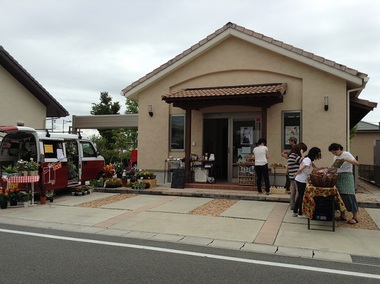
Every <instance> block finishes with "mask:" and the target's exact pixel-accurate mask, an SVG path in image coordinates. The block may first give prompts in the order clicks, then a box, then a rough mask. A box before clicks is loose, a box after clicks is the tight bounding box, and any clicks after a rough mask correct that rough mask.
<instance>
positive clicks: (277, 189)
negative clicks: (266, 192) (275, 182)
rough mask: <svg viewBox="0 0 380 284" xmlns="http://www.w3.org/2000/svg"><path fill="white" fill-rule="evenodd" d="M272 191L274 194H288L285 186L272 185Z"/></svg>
mask: <svg viewBox="0 0 380 284" xmlns="http://www.w3.org/2000/svg"><path fill="white" fill-rule="evenodd" d="M270 192H271V193H273V194H286V189H285V188H283V187H271V188H270Z"/></svg>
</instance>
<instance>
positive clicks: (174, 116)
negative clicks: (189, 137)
mask: <svg viewBox="0 0 380 284" xmlns="http://www.w3.org/2000/svg"><path fill="white" fill-rule="evenodd" d="M179 117H181V118H183V125H182V128H183V137H182V145H183V147H181V148H173V147H172V145H173V143H176V142H174V141H173V119H174V118H179ZM185 126H186V116H185V114H171V115H170V126H169V149H170V151H173V152H176V151H177V152H179V151H185V139H186V137H185V136H186V133H185Z"/></svg>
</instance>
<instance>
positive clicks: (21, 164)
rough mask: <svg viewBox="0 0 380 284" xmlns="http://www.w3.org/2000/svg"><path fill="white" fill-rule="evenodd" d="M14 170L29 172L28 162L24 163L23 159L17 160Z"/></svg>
mask: <svg viewBox="0 0 380 284" xmlns="http://www.w3.org/2000/svg"><path fill="white" fill-rule="evenodd" d="M16 169H17V170H18V171H19V172H22V171H28V170H29V168H28V162H27V161H24V160H23V159H20V160H18V161H17V163H16Z"/></svg>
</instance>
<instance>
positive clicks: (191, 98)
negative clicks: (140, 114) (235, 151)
mask: <svg viewBox="0 0 380 284" xmlns="http://www.w3.org/2000/svg"><path fill="white" fill-rule="evenodd" d="M286 88H287V84H286V83H276V84H259V85H244V86H230V87H228V86H226V87H209V88H189V89H184V90H178V91H175V92H172V93H169V94H166V95H164V96H162V100H164V101H165V102H166V103H173V106H175V107H180V108H182V109H197V110H198V109H201V108H203V107H208V106H216V105H246V106H257V107H259V106H261V107H263V106H265V107H270V106H272V105H274V104H277V103H280V102H282V101H283V95H284V94H285V92H286Z"/></svg>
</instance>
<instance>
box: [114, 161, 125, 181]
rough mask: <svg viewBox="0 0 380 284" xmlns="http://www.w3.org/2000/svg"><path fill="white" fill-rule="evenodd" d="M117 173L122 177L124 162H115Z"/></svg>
mask: <svg viewBox="0 0 380 284" xmlns="http://www.w3.org/2000/svg"><path fill="white" fill-rule="evenodd" d="M114 168H115V173H116V176H117V177H118V178H121V177H122V175H123V171H124V165H123V163H122V162H116V163H114Z"/></svg>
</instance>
